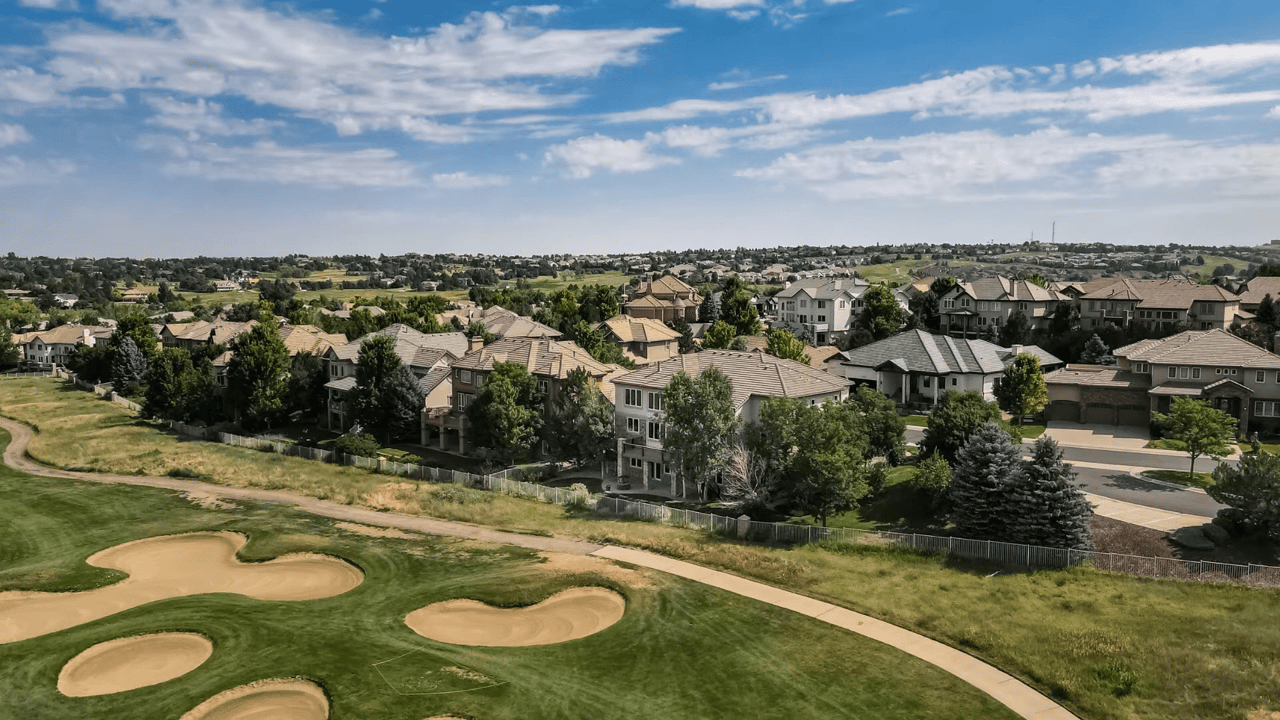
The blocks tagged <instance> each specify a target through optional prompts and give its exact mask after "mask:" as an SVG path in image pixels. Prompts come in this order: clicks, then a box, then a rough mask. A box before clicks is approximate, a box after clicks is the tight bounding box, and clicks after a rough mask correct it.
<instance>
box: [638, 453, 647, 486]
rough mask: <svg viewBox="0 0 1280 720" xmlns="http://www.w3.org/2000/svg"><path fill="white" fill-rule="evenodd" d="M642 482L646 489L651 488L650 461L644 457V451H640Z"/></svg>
mask: <svg viewBox="0 0 1280 720" xmlns="http://www.w3.org/2000/svg"><path fill="white" fill-rule="evenodd" d="M640 457H641V460H640V484H641V485H642V486H644V489H645V490H648V489H649V461H648V460H645V459H644V453H640Z"/></svg>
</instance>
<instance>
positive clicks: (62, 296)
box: [53, 293, 80, 308]
mask: <svg viewBox="0 0 1280 720" xmlns="http://www.w3.org/2000/svg"><path fill="white" fill-rule="evenodd" d="M53 301H54V302H56V303H57V304H58V307H62V308H69V307H74V306H75V304H76V303H78V302H80V296H79V295H72V294H70V293H57V294H55V295H54V296H53Z"/></svg>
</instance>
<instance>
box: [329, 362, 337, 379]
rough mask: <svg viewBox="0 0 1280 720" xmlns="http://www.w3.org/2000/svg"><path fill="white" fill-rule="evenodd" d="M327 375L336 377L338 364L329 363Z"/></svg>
mask: <svg viewBox="0 0 1280 720" xmlns="http://www.w3.org/2000/svg"><path fill="white" fill-rule="evenodd" d="M329 377H338V366H337V365H330V366H329Z"/></svg>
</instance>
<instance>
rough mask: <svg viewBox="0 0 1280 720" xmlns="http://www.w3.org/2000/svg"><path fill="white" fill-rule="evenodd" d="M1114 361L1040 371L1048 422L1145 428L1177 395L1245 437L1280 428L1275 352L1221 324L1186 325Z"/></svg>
mask: <svg viewBox="0 0 1280 720" xmlns="http://www.w3.org/2000/svg"><path fill="white" fill-rule="evenodd" d="M1112 354H1113V355H1115V357H1116V364H1115V365H1112V366H1102V365H1068V366H1066V368H1064V369H1062V370H1058V371H1057V372H1053V373H1049V374H1048V375H1046V376H1045V384H1046V385H1048V387H1049V406H1048V407H1047V408H1045V419H1046V420H1063V421H1067V422H1081V423H1096V424H1103V425H1134V426H1141V427H1145V426H1147V425H1149V424H1150V422H1151V414H1152V413H1157V412H1159V413H1165V412H1168V411H1169V405H1170V402H1171V401H1172V400H1173V398H1175V397H1189V398H1195V399H1197V400H1203V401H1206V402H1208V403H1209V404H1210V405H1212V406H1213V407H1216V408H1218V409H1220V410H1223V411H1224V412H1226V413H1228V414H1230V415H1231V416H1232V417H1235V418H1238V420H1239V431H1240V433H1241V434H1242V435H1243V434H1245V433H1246V432H1251V431H1254V430H1258V431H1263V432H1274V431H1275V430H1277V429H1280V355H1276V354H1274V353H1271V352H1267V351H1266V350H1264V349H1262V348H1260V347H1258V346H1257V345H1254V344H1253V343H1251V342H1248V341H1247V340H1244V339H1241V338H1238V337H1236V336H1235V335H1232V334H1231V333H1229V332H1227V331H1226V330H1222V329H1213V330H1188V331H1186V332H1182V333H1178V334H1177V335H1173V336H1170V337H1166V338H1160V339H1156V340H1141V341H1139V342H1136V343H1133V344H1131V345H1126V346H1124V347H1122V348H1117V349H1116V350H1113V351H1112Z"/></svg>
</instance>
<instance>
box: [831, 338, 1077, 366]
mask: <svg viewBox="0 0 1280 720" xmlns="http://www.w3.org/2000/svg"><path fill="white" fill-rule="evenodd" d="M1021 350H1022V352H1028V353H1031V354H1033V355H1035V356H1037V357H1039V358H1040V361H1041V364H1043V365H1056V364H1058V363H1060V362H1062V361H1061V360H1059V359H1058V358H1056V357H1054V356H1053V355H1051V354H1049V353H1048V352H1046V351H1044V350H1042V349H1040V348H1039V347H1037V346H1035V345H1024V346H1022V349H1021ZM838 357H839V362H840V363H841V364H844V365H854V366H858V367H870V368H875V367H879V366H880V365H882V364H884V363H885V362H888V361H892V360H899V361H901V364H903V365H904V366H905V367H906V368H907V369H909V370H910V371H911V372H923V373H933V374H947V373H983V374H987V373H995V372H1001V371H1003V370H1004V368H1005V365H1007V364H1009V363H1011V362H1013V358H1014V352H1013V349H1012V348H1003V347H1000V346H999V345H994V344H992V343H989V342H987V341H985V340H966V339H962V338H953V337H948V336H946V335H931V334H929V333H927V332H925V331H923V330H908V331H907V332H904V333H901V334H898V335H894V336H893V337H890V338H885V339H884V340H880V341H879V342H874V343H871V344H870V345H864V346H862V347H860V348H854V349H853V350H847V351H845V352H843V353H840V355H839V356H838ZM835 359H836V358H833V360H835Z"/></svg>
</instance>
